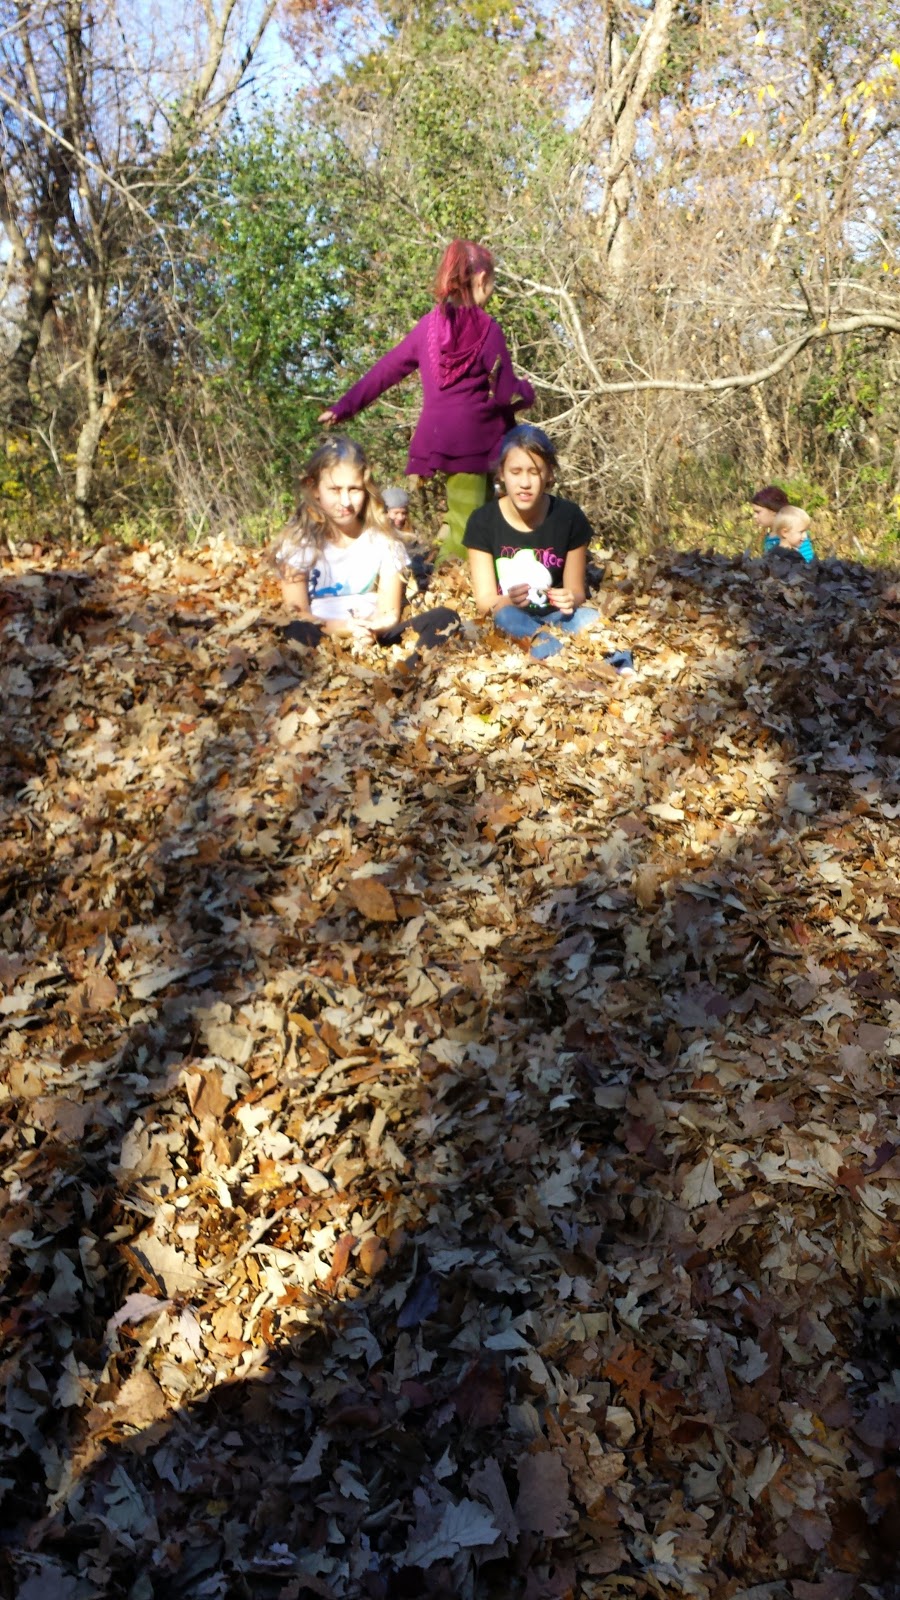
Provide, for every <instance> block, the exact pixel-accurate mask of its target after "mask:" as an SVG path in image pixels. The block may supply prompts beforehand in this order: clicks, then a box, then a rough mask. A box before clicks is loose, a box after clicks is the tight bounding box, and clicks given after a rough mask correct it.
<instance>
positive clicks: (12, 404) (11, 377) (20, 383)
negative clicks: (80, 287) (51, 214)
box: [2, 219, 55, 428]
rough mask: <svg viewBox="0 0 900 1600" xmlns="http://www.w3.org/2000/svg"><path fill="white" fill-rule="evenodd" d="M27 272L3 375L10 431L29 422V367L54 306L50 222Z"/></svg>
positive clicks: (3, 392) (7, 424) (43, 231)
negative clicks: (15, 334)
mask: <svg viewBox="0 0 900 1600" xmlns="http://www.w3.org/2000/svg"><path fill="white" fill-rule="evenodd" d="M54 225H55V219H54ZM30 271H31V285H30V288H29V291H28V299H27V300H26V302H25V310H24V313H23V316H22V322H21V327H20V332H19V339H18V343H17V344H16V347H15V349H14V351H13V353H12V355H11V356H10V358H9V361H8V362H7V365H6V371H5V372H4V374H3V389H2V414H3V420H4V422H5V423H6V426H7V427H10V428H24V427H27V425H28V423H29V422H30V420H31V409H32V404H31V391H30V389H29V379H30V377H31V368H32V366H33V364H34V358H35V356H36V355H37V352H38V347H39V345H40V342H41V333H42V331H43V327H44V321H45V319H46V316H47V313H48V311H49V310H50V308H51V306H52V304H53V228H52V226H51V225H50V223H49V222H44V224H43V225H42V227H41V230H40V233H39V235H38V242H37V248H36V250H35V254H34V259H33V260H32V262H31V263H30Z"/></svg>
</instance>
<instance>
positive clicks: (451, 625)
mask: <svg viewBox="0 0 900 1600" xmlns="http://www.w3.org/2000/svg"><path fill="white" fill-rule="evenodd" d="M459 625H460V624H459V613H458V612H456V611H454V610H452V608H451V607H450V606H434V607H432V609H431V610H430V611H420V612H418V613H417V614H416V616H414V617H405V618H404V620H403V621H402V622H398V623H396V624H395V625H394V627H393V628H388V629H387V630H386V632H384V633H380V634H379V635H378V643H379V644H396V643H397V642H398V640H399V639H400V638H401V637H402V635H403V634H404V633H405V632H406V629H407V628H411V629H412V631H413V633H416V634H418V636H419V644H420V645H422V646H424V648H425V649H426V650H432V649H434V646H435V645H436V644H443V643H444V640H445V639H449V638H450V637H451V635H452V634H454V633H458V632H459Z"/></svg>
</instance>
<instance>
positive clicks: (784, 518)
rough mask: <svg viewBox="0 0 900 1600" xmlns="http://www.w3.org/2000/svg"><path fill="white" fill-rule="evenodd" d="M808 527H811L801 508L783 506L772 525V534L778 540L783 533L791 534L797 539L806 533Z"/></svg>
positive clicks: (805, 513)
mask: <svg viewBox="0 0 900 1600" xmlns="http://www.w3.org/2000/svg"><path fill="white" fill-rule="evenodd" d="M809 527H811V523H810V519H809V516H808V514H807V512H805V511H804V510H803V507H802V506H783V507H782V509H781V510H780V511H779V512H778V513H777V515H776V517H775V521H774V522H773V523H772V532H773V533H774V534H776V535H777V536H778V538H779V539H780V538H781V535H782V534H783V533H789V534H793V535H794V537H795V538H797V537H798V536H799V535H802V534H804V533H806V531H807V529H808V528H809Z"/></svg>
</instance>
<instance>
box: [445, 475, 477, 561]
mask: <svg viewBox="0 0 900 1600" xmlns="http://www.w3.org/2000/svg"><path fill="white" fill-rule="evenodd" d="M487 499H488V480H487V474H486V473H484V472H451V473H450V475H449V477H448V478H447V521H448V522H449V524H450V532H449V534H448V535H447V538H446V539H445V540H444V543H443V544H442V545H441V548H440V552H439V559H440V560H442V561H446V560H447V558H448V557H449V556H464V555H465V553H466V549H465V545H464V544H463V542H462V541H463V534H464V533H465V531H466V523H467V522H468V520H469V518H470V516H471V515H472V512H473V511H477V510H478V507H479V506H483V505H484V504H485V503H486V501H487Z"/></svg>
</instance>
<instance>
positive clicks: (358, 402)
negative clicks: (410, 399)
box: [318, 324, 419, 428]
mask: <svg viewBox="0 0 900 1600" xmlns="http://www.w3.org/2000/svg"><path fill="white" fill-rule="evenodd" d="M418 365H419V330H418V324H417V325H416V327H415V328H411V329H410V331H409V333H408V334H407V335H406V338H405V339H401V340H400V343H399V344H395V345H394V348H393V350H389V351H388V352H387V355H384V356H382V357H381V360H380V361H376V363H375V365H374V367H370V368H369V370H368V372H366V373H364V374H363V376H362V377H361V378H360V379H359V380H358V382H356V383H354V385H353V387H352V389H348V390H347V392H346V394H344V395H342V396H341V398H340V400H336V401H335V403H334V405H333V406H329V407H328V408H327V410H325V411H323V412H322V413H321V414H320V416H319V419H318V420H319V421H320V422H323V423H324V424H325V426H326V427H329V428H330V427H331V425H332V423H334V422H347V421H349V419H350V417H355V416H356V413H357V412H358V411H364V410H365V408H366V406H370V405H371V404H372V402H373V401H374V400H377V399H378V397H379V395H383V394H384V393H385V391H386V390H387V389H393V387H394V384H395V383H400V381H401V379H403V378H405V377H407V376H408V374H409V373H410V372H415V370H416V367H417V366H418Z"/></svg>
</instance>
